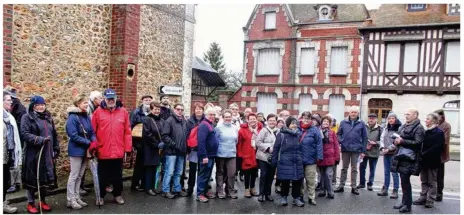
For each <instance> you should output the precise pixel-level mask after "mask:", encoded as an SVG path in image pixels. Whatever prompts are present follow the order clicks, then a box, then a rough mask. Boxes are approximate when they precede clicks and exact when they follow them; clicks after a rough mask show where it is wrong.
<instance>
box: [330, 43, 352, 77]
mask: <svg viewBox="0 0 464 215" xmlns="http://www.w3.org/2000/svg"><path fill="white" fill-rule="evenodd" d="M338 49H342V50H344V51H343V52H342V51H340V52H339V53H337V52H338ZM334 50H337V51H335V52H334ZM334 53H335V54H334ZM340 54H341V55H340ZM343 55H344V56H343ZM338 57H341V58H342V59H338ZM337 63H339V64H340V65H337ZM335 65H336V66H335ZM338 67H340V68H338ZM347 68H348V46H332V47H331V49H330V75H347Z"/></svg>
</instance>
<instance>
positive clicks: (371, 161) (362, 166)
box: [359, 156, 379, 186]
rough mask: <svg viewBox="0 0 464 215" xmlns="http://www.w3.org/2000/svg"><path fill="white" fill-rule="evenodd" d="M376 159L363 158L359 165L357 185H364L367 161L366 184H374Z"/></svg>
mask: <svg viewBox="0 0 464 215" xmlns="http://www.w3.org/2000/svg"><path fill="white" fill-rule="evenodd" d="M378 160H379V159H378V158H370V157H367V156H366V157H364V159H363V160H362V162H361V164H360V165H359V172H360V176H359V184H361V185H366V168H367V162H368V161H369V181H368V182H367V186H372V185H373V184H374V177H375V167H376V166H377V161H378Z"/></svg>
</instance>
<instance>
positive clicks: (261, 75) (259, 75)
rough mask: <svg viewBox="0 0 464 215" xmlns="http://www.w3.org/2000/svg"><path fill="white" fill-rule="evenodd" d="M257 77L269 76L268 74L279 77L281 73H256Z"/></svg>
mask: <svg viewBox="0 0 464 215" xmlns="http://www.w3.org/2000/svg"><path fill="white" fill-rule="evenodd" d="M255 76H256V77H268V76H271V77H272V76H276V77H279V76H280V75H279V74H256V75H255Z"/></svg>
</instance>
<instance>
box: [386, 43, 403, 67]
mask: <svg viewBox="0 0 464 215" xmlns="http://www.w3.org/2000/svg"><path fill="white" fill-rule="evenodd" d="M393 45H394V46H395V49H394V51H395V52H394V53H392V51H391V50H392V46H393ZM396 46H398V49H397V50H396ZM385 52H386V55H387V56H386V60H385V73H399V72H400V62H401V60H400V56H401V43H388V44H386V50H385ZM395 67H396V68H395Z"/></svg>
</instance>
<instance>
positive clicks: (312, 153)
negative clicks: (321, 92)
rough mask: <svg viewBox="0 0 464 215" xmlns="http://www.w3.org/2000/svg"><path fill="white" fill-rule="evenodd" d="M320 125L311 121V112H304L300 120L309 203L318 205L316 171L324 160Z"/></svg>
mask: <svg viewBox="0 0 464 215" xmlns="http://www.w3.org/2000/svg"><path fill="white" fill-rule="evenodd" d="M317 126H319V125H314V124H313V121H311V113H310V112H309V111H305V112H303V114H302V115H301V121H300V132H301V134H302V135H301V137H300V142H301V148H302V157H303V165H304V175H305V180H306V190H307V192H308V203H309V204H311V205H316V172H317V164H316V163H317V161H318V160H323V159H324V157H323V151H322V137H321V132H320V130H319V128H318V127H317Z"/></svg>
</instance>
